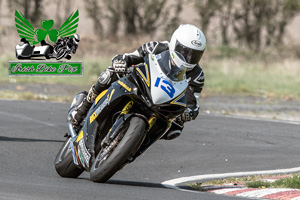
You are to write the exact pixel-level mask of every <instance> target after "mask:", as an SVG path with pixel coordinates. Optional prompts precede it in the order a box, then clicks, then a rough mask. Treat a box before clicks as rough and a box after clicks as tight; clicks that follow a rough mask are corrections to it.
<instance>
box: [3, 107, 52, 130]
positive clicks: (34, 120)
mask: <svg viewBox="0 0 300 200" xmlns="http://www.w3.org/2000/svg"><path fill="white" fill-rule="evenodd" d="M0 115H5V116H9V117H14V118H17V119H23V120H27V121H31V122H36V123H39V124H44V125H47V126H56V125H54V124H51V123H49V122H45V121H40V120H37V119H33V118H30V117H28V116H26V115H23V114H13V113H9V112H2V111H0Z"/></svg>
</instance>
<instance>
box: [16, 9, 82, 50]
mask: <svg viewBox="0 0 300 200" xmlns="http://www.w3.org/2000/svg"><path fill="white" fill-rule="evenodd" d="M15 22H16V28H17V31H18V33H19V36H20V38H25V39H26V40H27V41H28V42H29V43H30V44H31V45H34V44H38V43H40V42H41V41H42V40H47V42H50V41H52V42H54V43H55V42H56V41H57V38H58V37H73V35H74V34H75V33H76V31H77V27H78V22H79V12H78V10H77V11H76V12H73V13H72V14H71V15H70V16H69V17H68V19H67V20H66V21H65V22H64V23H63V25H61V27H60V28H59V30H58V29H51V28H52V27H53V25H54V21H53V20H52V19H50V20H42V21H41V23H40V25H41V27H42V29H40V28H39V29H36V30H35V29H34V28H33V26H32V25H31V24H30V23H29V21H28V20H27V19H26V18H25V16H24V15H23V14H22V13H21V12H19V11H17V10H15Z"/></svg>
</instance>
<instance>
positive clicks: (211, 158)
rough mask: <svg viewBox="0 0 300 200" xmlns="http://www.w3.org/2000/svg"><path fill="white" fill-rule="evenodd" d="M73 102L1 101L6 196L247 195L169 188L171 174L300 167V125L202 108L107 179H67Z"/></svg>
mask: <svg viewBox="0 0 300 200" xmlns="http://www.w3.org/2000/svg"><path fill="white" fill-rule="evenodd" d="M68 106H69V105H68V104H66V103H49V102H38V101H8V100H0V108H1V109H0V144H1V145H0V154H1V158H0V159H1V160H0V161H1V165H0V174H1V175H0V199H5V200H6V199H28V200H29V199H30V200H32V199H43V200H48V199H51V200H52V199H120V200H121V199H122V200H123V199H130V200H134V199H170V200H171V199H172V200H177V199H178V200H179V199H180V200H182V199H202V200H221V199H222V200H227V199H242V198H236V197H225V196H221V195H216V194H210V193H193V192H185V191H179V190H175V189H169V188H165V187H163V186H162V184H161V183H162V182H164V181H166V180H170V179H175V178H180V177H185V176H195V175H205V174H216V173H229V172H244V171H245V172H246V171H257V170H273V169H286V168H294V167H299V165H300V162H299V152H300V145H299V139H300V125H297V124H288V123H280V122H271V121H261V120H248V119H237V118H231V117H226V116H213V115H208V114H200V116H199V117H198V118H197V120H195V121H193V122H190V123H188V124H186V127H185V129H184V134H183V135H182V136H181V137H180V138H178V139H176V140H174V141H158V142H157V143H156V144H154V145H153V146H152V148H151V149H149V150H148V151H147V152H146V153H145V154H144V155H142V156H141V157H139V158H138V159H137V160H136V161H135V162H134V163H131V164H130V165H127V166H126V167H124V168H123V169H122V170H121V171H119V172H118V173H117V174H115V175H114V176H113V177H112V178H111V179H110V180H109V181H108V182H107V183H105V184H99V183H93V182H92V181H90V180H89V174H88V173H84V174H82V175H81V176H80V177H79V178H78V179H67V178H61V177H60V176H59V175H57V174H56V172H55V169H54V164H53V162H54V158H55V156H56V153H57V151H58V149H59V147H60V146H61V145H62V143H63V141H64V137H63V135H64V134H65V133H66V130H67V126H66V113H67V111H68Z"/></svg>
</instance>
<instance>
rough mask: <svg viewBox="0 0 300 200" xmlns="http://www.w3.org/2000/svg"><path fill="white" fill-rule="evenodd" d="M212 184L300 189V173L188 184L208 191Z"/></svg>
mask: <svg viewBox="0 0 300 200" xmlns="http://www.w3.org/2000/svg"><path fill="white" fill-rule="evenodd" d="M210 185H214V186H230V185H231V186H234V185H236V186H245V187H249V188H292V189H300V174H290V175H256V176H247V177H236V178H227V179H220V180H212V181H208V182H203V183H191V184H188V186H190V187H192V188H194V189H196V190H200V191H206V190H207V189H206V188H207V187H208V186H210Z"/></svg>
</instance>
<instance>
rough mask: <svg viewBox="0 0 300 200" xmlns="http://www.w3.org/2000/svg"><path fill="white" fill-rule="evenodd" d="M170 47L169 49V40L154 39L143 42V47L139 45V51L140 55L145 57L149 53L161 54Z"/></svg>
mask: <svg viewBox="0 0 300 200" xmlns="http://www.w3.org/2000/svg"><path fill="white" fill-rule="evenodd" d="M168 49H169V42H167V41H166V42H157V41H152V42H148V43H146V44H143V45H142V46H141V47H139V48H138V52H139V54H140V56H142V57H145V56H146V55H148V54H159V53H161V52H163V51H165V50H168Z"/></svg>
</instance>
